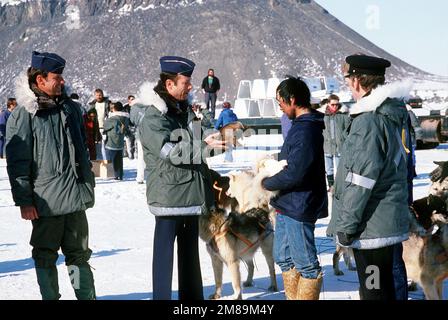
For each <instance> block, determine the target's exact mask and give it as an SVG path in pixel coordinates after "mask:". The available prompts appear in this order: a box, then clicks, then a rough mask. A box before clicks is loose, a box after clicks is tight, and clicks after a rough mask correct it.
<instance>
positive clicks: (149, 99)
mask: <svg viewBox="0 0 448 320" xmlns="http://www.w3.org/2000/svg"><path fill="white" fill-rule="evenodd" d="M155 86H156V84H155V83H152V82H145V83H143V84H142V85H141V86H140V89H139V91H138V94H137V97H136V98H135V101H134V102H133V104H143V105H146V106H149V105H152V106H154V107H155V108H156V109H157V110H159V111H160V112H161V113H162V114H166V113H167V112H168V106H167V105H166V102H165V101H164V100H163V99H162V98H161V97H160V96H159V95H158V94H157V93H156V92H155V91H154V87H155Z"/></svg>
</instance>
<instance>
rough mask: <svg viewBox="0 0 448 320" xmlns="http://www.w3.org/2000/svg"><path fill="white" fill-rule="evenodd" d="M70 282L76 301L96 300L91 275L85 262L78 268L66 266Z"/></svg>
mask: <svg viewBox="0 0 448 320" xmlns="http://www.w3.org/2000/svg"><path fill="white" fill-rule="evenodd" d="M67 268H68V274H69V276H70V281H71V283H72V287H73V289H75V295H76V298H77V299H78V300H96V293H95V285H94V281H93V273H92V270H91V269H90V265H89V264H88V263H87V262H85V263H83V264H81V265H79V266H76V265H70V266H67Z"/></svg>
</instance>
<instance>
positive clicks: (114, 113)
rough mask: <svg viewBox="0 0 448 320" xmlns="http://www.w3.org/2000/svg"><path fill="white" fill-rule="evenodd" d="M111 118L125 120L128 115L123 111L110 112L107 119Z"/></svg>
mask: <svg viewBox="0 0 448 320" xmlns="http://www.w3.org/2000/svg"><path fill="white" fill-rule="evenodd" d="M112 117H126V118H129V113H127V112H123V111H116V112H111V113H109V118H112Z"/></svg>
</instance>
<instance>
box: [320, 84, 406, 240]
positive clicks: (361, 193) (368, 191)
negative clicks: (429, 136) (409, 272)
mask: <svg viewBox="0 0 448 320" xmlns="http://www.w3.org/2000/svg"><path fill="white" fill-rule="evenodd" d="M411 87H412V84H411V83H410V82H396V83H392V84H386V85H383V86H379V87H377V88H376V89H374V90H372V92H371V93H370V95H368V96H366V97H364V98H362V99H361V100H359V101H358V102H357V103H356V104H354V105H353V106H352V107H351V108H350V116H351V124H350V126H349V128H348V136H347V139H346V140H345V142H344V145H343V147H342V152H341V160H340V162H339V167H338V171H337V172H338V174H337V177H336V181H335V193H334V201H333V210H332V216H331V221H330V225H329V227H328V230H327V234H330V235H337V232H341V233H344V234H346V235H349V236H350V238H352V239H355V240H354V242H353V243H352V245H351V246H352V247H354V248H358V249H375V248H382V247H386V246H390V245H393V244H396V243H399V242H402V241H404V240H406V239H407V237H408V228H409V221H408V217H409V209H408V203H407V199H408V194H407V193H408V188H407V164H406V161H407V156H406V151H405V149H404V147H403V144H402V139H401V135H402V130H403V128H405V126H406V125H407V117H408V115H407V111H406V106H405V104H404V102H403V100H402V98H403V97H405V96H407V95H408V94H409V92H410V90H411Z"/></svg>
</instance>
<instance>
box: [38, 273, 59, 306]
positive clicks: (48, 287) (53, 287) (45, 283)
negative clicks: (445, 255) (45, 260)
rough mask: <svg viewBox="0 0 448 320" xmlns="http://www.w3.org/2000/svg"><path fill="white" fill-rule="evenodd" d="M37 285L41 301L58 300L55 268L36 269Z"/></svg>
mask: <svg viewBox="0 0 448 320" xmlns="http://www.w3.org/2000/svg"><path fill="white" fill-rule="evenodd" d="M36 275H37V283H38V284H39V288H40V294H41V295H42V300H59V298H60V297H61V295H60V294H59V284H58V269H56V266H53V267H50V268H37V267H36Z"/></svg>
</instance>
